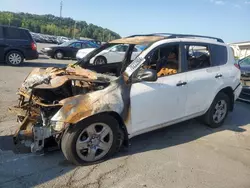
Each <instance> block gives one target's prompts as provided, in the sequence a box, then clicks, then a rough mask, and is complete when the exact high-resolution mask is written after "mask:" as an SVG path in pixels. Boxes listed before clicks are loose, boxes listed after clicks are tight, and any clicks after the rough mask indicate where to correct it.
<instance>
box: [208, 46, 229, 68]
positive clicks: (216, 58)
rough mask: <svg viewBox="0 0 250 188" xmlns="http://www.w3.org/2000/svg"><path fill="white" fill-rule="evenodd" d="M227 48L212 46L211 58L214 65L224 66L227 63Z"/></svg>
mask: <svg viewBox="0 0 250 188" xmlns="http://www.w3.org/2000/svg"><path fill="white" fill-rule="evenodd" d="M227 56H228V54H227V48H226V46H220V45H214V44H213V45H211V58H212V65H213V66H218V65H224V64H226V63H227Z"/></svg>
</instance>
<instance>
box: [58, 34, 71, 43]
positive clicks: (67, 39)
mask: <svg viewBox="0 0 250 188" xmlns="http://www.w3.org/2000/svg"><path fill="white" fill-rule="evenodd" d="M56 40H57V44H62V43H64V42H68V41H70V39H69V38H67V37H63V36H58V37H57V39H56Z"/></svg>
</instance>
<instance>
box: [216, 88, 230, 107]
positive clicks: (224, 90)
mask: <svg viewBox="0 0 250 188" xmlns="http://www.w3.org/2000/svg"><path fill="white" fill-rule="evenodd" d="M220 92H223V93H225V94H226V95H227V96H228V97H229V100H230V106H229V111H233V109H234V91H233V89H232V87H230V86H228V87H225V88H223V89H221V90H220V91H219V92H218V93H220Z"/></svg>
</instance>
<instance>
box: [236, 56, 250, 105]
mask: <svg viewBox="0 0 250 188" xmlns="http://www.w3.org/2000/svg"><path fill="white" fill-rule="evenodd" d="M238 65H239V67H240V70H241V84H242V86H243V88H242V92H241V94H240V96H239V99H240V100H242V101H247V102H250V56H247V57H245V58H243V59H240V60H239V61H238Z"/></svg>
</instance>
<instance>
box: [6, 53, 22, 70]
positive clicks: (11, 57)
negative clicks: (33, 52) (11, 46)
mask: <svg viewBox="0 0 250 188" xmlns="http://www.w3.org/2000/svg"><path fill="white" fill-rule="evenodd" d="M23 59H24V57H23V54H21V53H20V52H18V51H10V52H9V53H7V55H6V56H5V61H6V63H7V64H8V65H11V66H18V65H20V64H21V63H23Z"/></svg>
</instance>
